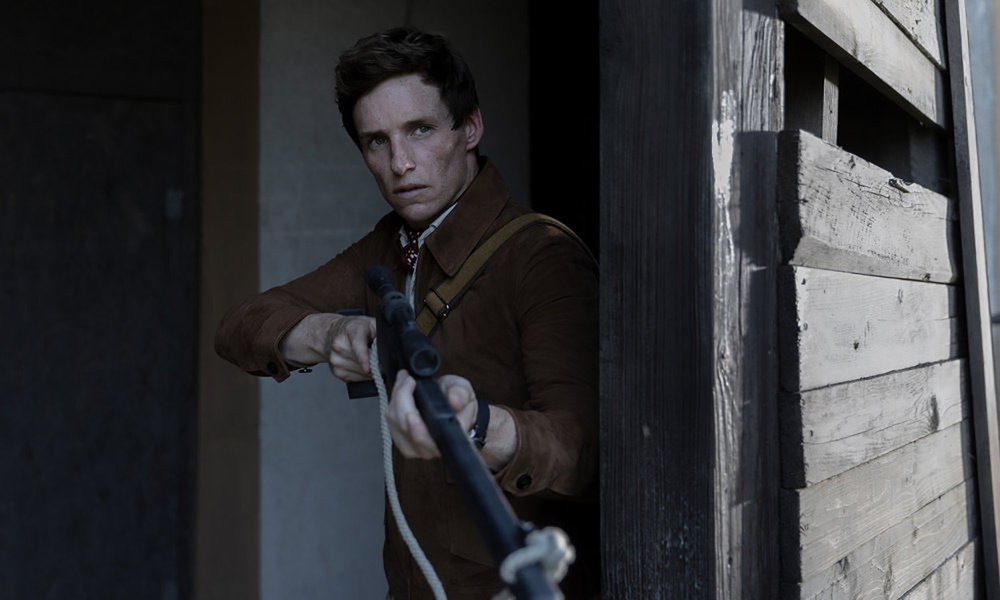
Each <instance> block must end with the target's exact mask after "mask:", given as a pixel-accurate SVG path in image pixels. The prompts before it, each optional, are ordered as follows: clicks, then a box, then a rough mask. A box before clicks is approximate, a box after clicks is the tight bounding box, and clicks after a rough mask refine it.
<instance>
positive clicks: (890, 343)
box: [778, 0, 992, 599]
mask: <svg viewBox="0 0 1000 600" xmlns="http://www.w3.org/2000/svg"><path fill="white" fill-rule="evenodd" d="M782 9H783V16H784V18H785V19H786V20H787V22H788V23H790V24H791V25H793V26H794V27H795V28H796V29H797V31H798V33H797V34H796V36H798V37H796V36H793V35H789V40H790V44H789V46H787V47H786V51H787V52H788V56H789V59H788V60H789V70H788V71H787V79H786V86H787V89H788V97H787V102H788V104H787V115H788V116H787V123H788V125H789V127H790V129H789V130H787V131H785V132H783V133H782V134H781V137H780V141H779V152H778V173H779V178H780V186H779V204H778V206H779V210H778V214H779V227H780V232H781V235H780V238H781V267H780V268H779V275H778V294H779V322H778V327H779V352H780V364H781V368H780V385H781V394H780V405H779V421H780V440H781V442H780V444H781V458H780V463H781V487H782V490H781V498H780V530H781V543H780V548H781V580H782V595H783V597H785V598H892V599H895V598H942V599H943V598H974V597H977V596H980V595H981V594H982V593H983V592H982V587H981V584H982V581H983V574H982V572H981V570H980V569H977V568H975V565H976V564H977V562H976V560H977V559H976V555H977V553H978V552H980V551H981V545H980V532H981V523H980V510H979V506H978V505H979V496H978V495H977V483H978V477H977V475H978V473H979V471H977V467H981V465H977V463H976V460H977V459H976V458H975V457H976V451H977V446H978V443H981V442H983V439H982V438H983V436H982V435H981V434H980V432H979V431H978V430H975V432H974V429H975V428H974V420H975V419H977V418H979V419H981V420H985V417H984V415H982V414H978V411H977V410H976V409H975V406H976V404H975V402H974V401H973V396H974V394H973V392H974V391H975V390H976V389H977V388H976V387H975V385H974V382H975V380H976V378H978V377H981V376H982V370H981V368H980V367H981V365H980V364H979V362H977V361H981V356H982V355H981V354H978V353H976V352H973V353H972V354H971V357H972V358H971V367H972V368H971V369H970V347H971V348H972V349H973V350H975V349H976V348H978V346H977V344H979V343H980V342H981V340H979V339H977V338H976V336H975V335H971V336H970V335H969V333H968V332H969V331H970V324H973V323H974V321H973V320H971V319H970V318H969V308H968V304H967V299H968V295H969V293H970V292H969V288H968V287H967V283H968V279H969V277H968V276H967V274H968V273H970V272H971V273H972V274H973V276H974V275H975V267H976V263H975V261H974V260H972V261H970V260H969V253H968V244H964V245H963V243H962V235H963V231H962V228H963V227H964V228H966V229H968V226H967V225H966V223H965V222H962V221H960V219H959V207H960V202H959V200H960V193H961V192H962V187H961V185H956V183H955V181H956V179H960V178H961V176H962V174H963V172H967V171H968V165H967V164H965V165H964V166H963V164H962V163H961V162H959V163H958V165H957V168H956V163H955V161H953V160H951V159H950V157H951V156H952V152H954V151H955V146H952V145H950V143H949V142H950V141H951V140H952V136H953V133H952V132H953V121H952V115H951V114H950V113H949V106H950V104H949V102H948V94H949V93H950V90H949V86H948V82H949V73H948V67H949V66H951V67H952V68H954V65H955V64H956V63H955V62H954V57H953V59H952V62H951V63H950V64H949V62H948V61H947V60H946V58H945V57H946V42H947V41H948V40H946V36H945V27H944V13H943V9H944V2H943V1H941V2H939V1H928V2H907V1H905V0H798V1H795V0H788V1H785V2H783V3H782ZM955 31H957V29H955ZM952 41H954V40H952ZM793 56H794V57H795V58H794V59H793V58H792V57H793ZM866 94H867V95H866ZM876 96H877V97H878V98H876V99H874V100H873V99H872V98H873V97H876ZM861 97H863V98H865V100H864V101H861V102H859V101H857V99H858V98H861ZM845 108H846V109H848V110H845ZM956 122H957V121H956ZM793 128H794V129H793ZM956 137H957V136H956ZM959 151H960V150H959ZM877 163H879V164H877ZM960 223H961V225H960ZM963 250H965V252H963ZM970 269H972V270H971V271H970ZM973 290H975V288H973ZM984 293H985V291H984ZM974 433H975V435H976V436H979V439H975V438H974ZM980 457H981V458H980V459H979V460H980V461H985V462H986V464H989V462H990V457H989V456H984V455H983V454H980ZM988 479H989V478H988V477H987V484H989V481H988ZM988 508H989V509H990V510H992V506H989V507H988ZM987 517H989V514H987ZM991 529H992V525H991V526H990V527H989V528H987V531H990V530H991ZM987 558H988V557H987ZM979 564H982V563H979ZM986 564H987V570H989V566H988V565H989V560H987V561H986Z"/></svg>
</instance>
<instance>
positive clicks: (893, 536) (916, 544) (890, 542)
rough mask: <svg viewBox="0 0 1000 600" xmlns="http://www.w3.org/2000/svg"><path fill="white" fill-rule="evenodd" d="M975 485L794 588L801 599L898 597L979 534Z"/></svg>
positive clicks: (942, 499) (963, 486) (958, 489)
mask: <svg viewBox="0 0 1000 600" xmlns="http://www.w3.org/2000/svg"><path fill="white" fill-rule="evenodd" d="M976 527H977V523H976V501H975V485H974V484H973V482H972V481H971V480H970V481H965V482H963V483H961V484H959V485H958V486H956V487H954V488H952V489H950V490H948V491H947V492H945V494H944V495H942V496H941V497H939V498H935V499H934V500H932V501H931V502H930V503H928V504H926V505H924V506H923V507H921V508H920V509H919V510H918V511H916V512H915V513H913V514H912V515H910V516H909V517H907V518H906V519H904V520H903V521H901V522H900V523H898V524H896V525H894V526H893V527H890V528H889V529H887V530H886V531H885V532H883V533H882V534H880V535H878V536H876V537H874V538H872V539H871V540H869V541H867V542H865V543H864V544H862V545H861V546H859V547H858V548H856V549H854V550H852V551H851V552H849V553H848V554H846V555H845V556H844V557H843V558H841V559H840V560H838V561H837V562H836V563H835V564H834V565H833V566H831V567H829V568H827V569H824V570H822V571H820V572H819V573H816V574H815V575H813V576H812V577H810V578H809V579H808V581H806V582H804V583H802V584H799V585H796V586H791V587H792V589H793V593H792V594H787V593H786V594H785V597H786V598H788V597H789V596H791V597H794V598H796V599H798V600H834V599H837V598H845V599H846V598H850V599H851V600H876V599H878V600H896V599H897V598H899V597H900V596H902V595H903V594H905V593H906V592H907V591H908V590H910V589H911V588H913V587H914V586H915V585H917V584H918V583H920V581H922V580H923V579H925V578H926V577H928V576H929V575H931V574H932V573H933V572H934V571H935V570H937V569H938V567H940V566H941V565H942V563H944V562H945V561H947V560H948V558H950V557H951V556H953V555H954V554H955V553H956V552H958V551H959V550H961V549H962V548H963V547H964V546H965V545H966V544H968V542H969V540H971V539H975V537H976V534H977V530H976Z"/></svg>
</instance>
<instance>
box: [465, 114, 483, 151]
mask: <svg viewBox="0 0 1000 600" xmlns="http://www.w3.org/2000/svg"><path fill="white" fill-rule="evenodd" d="M463 129H464V131H465V149H466V151H469V150H474V149H475V148H476V146H478V145H479V140H481V139H483V113H481V112H479V107H478V106H477V107H476V108H475V110H473V111H472V114H470V115H469V116H468V118H466V119H465V124H464V125H463Z"/></svg>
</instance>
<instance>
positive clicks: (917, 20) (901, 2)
mask: <svg viewBox="0 0 1000 600" xmlns="http://www.w3.org/2000/svg"><path fill="white" fill-rule="evenodd" d="M872 2H874V3H875V4H876V5H878V6H879V8H881V9H882V10H883V11H884V12H885V14H886V15H888V17H889V18H890V19H892V20H893V22H895V23H896V25H898V26H899V28H900V29H902V30H903V31H904V32H905V33H906V35H907V36H909V38H910V39H911V40H913V43H914V44H916V45H917V47H918V48H920V50H921V51H923V53H924V54H925V55H926V56H927V58H929V59H931V60H932V61H934V64H935V65H937V66H938V67H939V68H941V69H942V70H945V69H946V67H945V54H944V28H943V27H942V24H941V16H942V12H941V0H872Z"/></svg>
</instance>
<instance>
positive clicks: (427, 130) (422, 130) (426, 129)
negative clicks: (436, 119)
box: [413, 125, 431, 136]
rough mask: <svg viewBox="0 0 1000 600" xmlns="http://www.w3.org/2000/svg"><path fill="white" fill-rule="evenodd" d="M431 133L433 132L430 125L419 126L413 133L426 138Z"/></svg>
mask: <svg viewBox="0 0 1000 600" xmlns="http://www.w3.org/2000/svg"><path fill="white" fill-rule="evenodd" d="M430 132H431V126H430V125H417V128H416V129H414V130H413V133H415V134H416V135H418V136H424V135H427V134H428V133H430Z"/></svg>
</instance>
